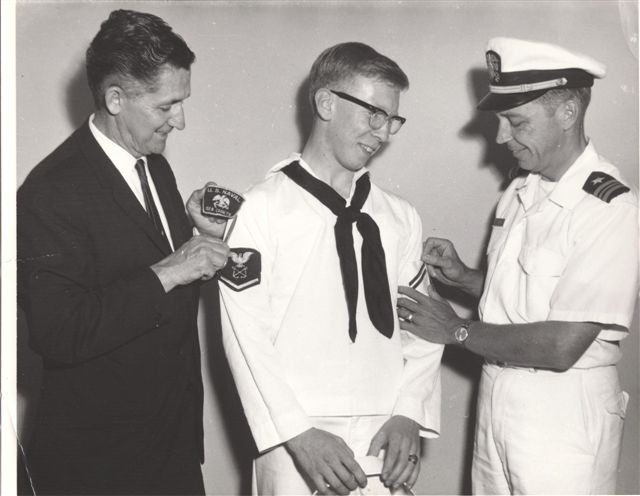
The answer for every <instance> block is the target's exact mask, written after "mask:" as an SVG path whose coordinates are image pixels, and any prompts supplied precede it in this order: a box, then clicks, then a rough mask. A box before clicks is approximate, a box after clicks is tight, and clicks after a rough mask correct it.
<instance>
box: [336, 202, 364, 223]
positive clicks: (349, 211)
mask: <svg viewBox="0 0 640 496" xmlns="http://www.w3.org/2000/svg"><path fill="white" fill-rule="evenodd" d="M339 217H340V219H341V220H342V221H343V222H349V223H350V224H353V223H354V222H356V221H357V220H358V217H360V209H359V208H358V207H355V206H353V205H349V206H348V207H347V208H345V209H344V211H343V212H342V213H341V214H340V215H339Z"/></svg>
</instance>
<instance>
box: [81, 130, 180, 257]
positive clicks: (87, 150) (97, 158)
mask: <svg viewBox="0 0 640 496" xmlns="http://www.w3.org/2000/svg"><path fill="white" fill-rule="evenodd" d="M76 136H77V138H78V143H79V145H78V146H79V147H80V149H81V150H82V152H83V153H84V155H85V157H86V158H87V164H88V166H89V167H91V168H92V169H93V170H94V172H95V174H96V176H97V177H98V178H99V179H100V181H101V182H102V184H104V186H105V188H106V189H109V190H111V192H112V194H113V199H114V200H115V202H116V204H118V205H119V206H120V207H121V209H122V211H123V213H124V214H125V215H127V216H128V217H130V218H131V219H132V220H133V221H134V222H136V223H137V224H138V226H139V227H140V229H141V230H142V231H143V232H144V233H145V234H146V235H147V236H148V237H149V239H150V240H151V241H152V242H153V244H154V245H156V247H157V248H158V249H160V250H161V251H162V253H163V254H165V255H169V254H170V253H171V248H170V246H169V244H168V243H167V241H166V240H165V239H164V238H163V237H162V235H161V234H160V233H159V232H158V230H157V229H156V228H155V226H154V225H153V222H152V221H151V218H150V217H149V215H148V214H147V212H146V211H145V209H144V207H143V206H142V205H140V202H139V201H138V199H137V198H136V197H135V195H134V194H133V191H131V188H129V185H128V184H127V182H126V181H125V180H124V178H123V177H122V175H121V174H120V172H118V169H116V166H115V165H113V163H112V162H111V160H109V157H107V155H106V154H105V153H104V151H103V150H102V148H100V145H99V144H98V142H97V141H96V140H95V138H94V137H93V134H91V130H90V129H89V123H88V121H87V122H86V123H85V124H84V125H83V126H82V127H81V128H80V129H79V130H78V132H77V135H76Z"/></svg>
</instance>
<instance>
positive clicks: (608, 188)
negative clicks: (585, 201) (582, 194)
mask: <svg viewBox="0 0 640 496" xmlns="http://www.w3.org/2000/svg"><path fill="white" fill-rule="evenodd" d="M582 189H583V190H585V191H586V192H587V193H590V194H592V195H593V196H595V197H596V198H598V199H600V200H602V201H603V202H607V203H609V202H611V200H613V199H614V198H615V197H616V196H619V195H621V194H623V193H626V192H627V191H629V188H628V187H626V186H625V185H624V184H622V183H621V182H620V181H618V180H617V179H616V178H615V177H611V176H610V175H609V174H605V173H604V172H598V171H595V172H592V173H591V174H590V175H589V177H588V178H587V181H586V182H585V183H584V186H582Z"/></svg>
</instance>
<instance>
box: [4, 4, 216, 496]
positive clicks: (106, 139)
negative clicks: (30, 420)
mask: <svg viewBox="0 0 640 496" xmlns="http://www.w3.org/2000/svg"><path fill="white" fill-rule="evenodd" d="M194 59H195V56H194V54H193V52H192V51H191V50H190V49H189V47H188V46H187V45H186V43H185V42H184V40H183V39H182V38H181V37H180V36H178V35H177V34H176V33H174V32H173V31H172V29H171V27H169V26H168V25H167V24H166V23H165V22H164V21H163V20H162V19H160V18H158V17H156V16H153V15H150V14H143V13H139V12H133V11H125V10H118V11H114V12H112V13H111V15H110V17H109V18H108V19H107V20H106V21H105V22H103V23H102V26H101V28H100V31H99V32H98V34H97V35H96V37H95V38H94V40H93V41H92V43H91V45H90V46H89V49H88V50H87V60H86V62H87V75H88V80H89V85H90V87H91V90H92V93H93V96H94V99H95V103H96V112H95V113H94V114H92V115H91V116H90V117H89V119H88V120H87V122H86V123H85V124H84V125H83V126H82V127H80V128H79V129H78V130H77V131H75V132H74V133H73V134H72V135H71V136H70V137H69V138H68V139H67V140H66V141H65V142H64V143H62V145H60V146H59V147H58V148H57V149H56V150H55V151H54V152H53V153H51V154H50V155H49V156H48V157H47V158H45V159H44V160H43V161H42V162H41V163H40V164H38V165H37V166H36V167H35V168H34V169H33V171H32V172H31V173H30V175H29V177H28V178H27V179H26V180H25V182H24V184H23V185H22V186H21V187H20V189H19V190H18V197H17V200H18V205H17V212H18V257H19V297H20V303H21V306H22V308H23V309H24V311H25V314H26V317H27V324H28V327H29V336H30V345H31V346H32V348H33V349H34V350H35V351H36V352H37V353H38V354H40V355H41V357H42V359H43V364H44V376H43V384H42V391H41V400H40V414H39V418H38V421H37V425H36V428H35V431H34V433H33V436H32V446H31V449H30V450H29V451H28V453H27V460H26V465H27V468H28V469H29V474H30V476H31V478H32V483H33V486H34V490H35V493H36V494H204V485H203V480H202V473H201V470H200V464H201V462H202V461H203V439H202V435H203V433H202V402H203V391H202V378H201V373H200V348H199V343H198V330H197V308H198V295H199V291H198V285H199V281H200V280H207V279H210V278H211V277H213V275H214V274H215V272H216V271H217V270H218V269H219V268H220V267H222V266H224V264H225V263H226V259H227V255H228V248H227V246H226V244H225V243H223V242H222V241H221V240H220V239H219V238H220V237H221V234H222V231H223V230H224V224H217V223H212V222H209V221H208V220H205V218H204V217H202V215H201V214H200V213H199V200H200V198H201V197H202V194H203V191H204V188H203V190H199V191H196V192H194V194H193V195H192V196H191V198H190V199H189V202H188V204H187V210H188V213H189V216H190V217H191V219H189V216H187V212H186V211H185V207H184V204H183V200H182V199H181V197H180V194H179V192H178V189H177V186H176V182H175V178H174V176H173V173H172V171H171V168H170V166H169V164H168V163H167V161H166V160H165V159H164V157H163V156H162V155H160V154H161V153H162V152H163V150H164V148H165V143H166V140H167V136H168V134H169V133H170V132H171V131H172V130H173V129H174V128H176V129H178V130H181V129H183V128H184V126H185V121H184V113H183V108H182V103H183V101H184V100H185V99H186V98H187V97H188V96H189V94H190V67H191V64H192V62H193V61H194ZM194 226H195V227H196V228H197V229H198V234H197V235H192V228H193V227H194Z"/></svg>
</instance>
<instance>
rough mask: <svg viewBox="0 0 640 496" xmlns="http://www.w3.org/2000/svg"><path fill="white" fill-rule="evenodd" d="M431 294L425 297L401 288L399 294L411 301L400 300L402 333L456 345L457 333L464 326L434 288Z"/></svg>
mask: <svg viewBox="0 0 640 496" xmlns="http://www.w3.org/2000/svg"><path fill="white" fill-rule="evenodd" d="M428 291H429V294H428V295H425V294H422V293H421V292H420V291H416V290H415V289H413V288H410V287H408V286H400V287H398V293H400V294H402V295H405V296H408V297H409V298H398V302H397V306H398V316H399V317H401V318H402V319H403V320H401V321H400V329H403V330H405V331H409V332H410V333H412V334H415V335H416V336H418V337H420V338H422V339H426V340H427V341H431V342H432V343H438V344H453V343H456V342H457V341H456V340H455V337H454V335H453V333H454V331H455V329H456V328H457V327H458V326H459V325H460V324H462V323H463V322H464V319H462V318H460V317H459V316H458V315H457V314H456V312H455V311H454V310H453V308H452V307H451V305H450V304H449V302H448V301H447V300H445V299H444V298H442V297H441V296H440V295H439V294H438V293H437V292H436V290H435V289H433V286H429V288H428Z"/></svg>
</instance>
